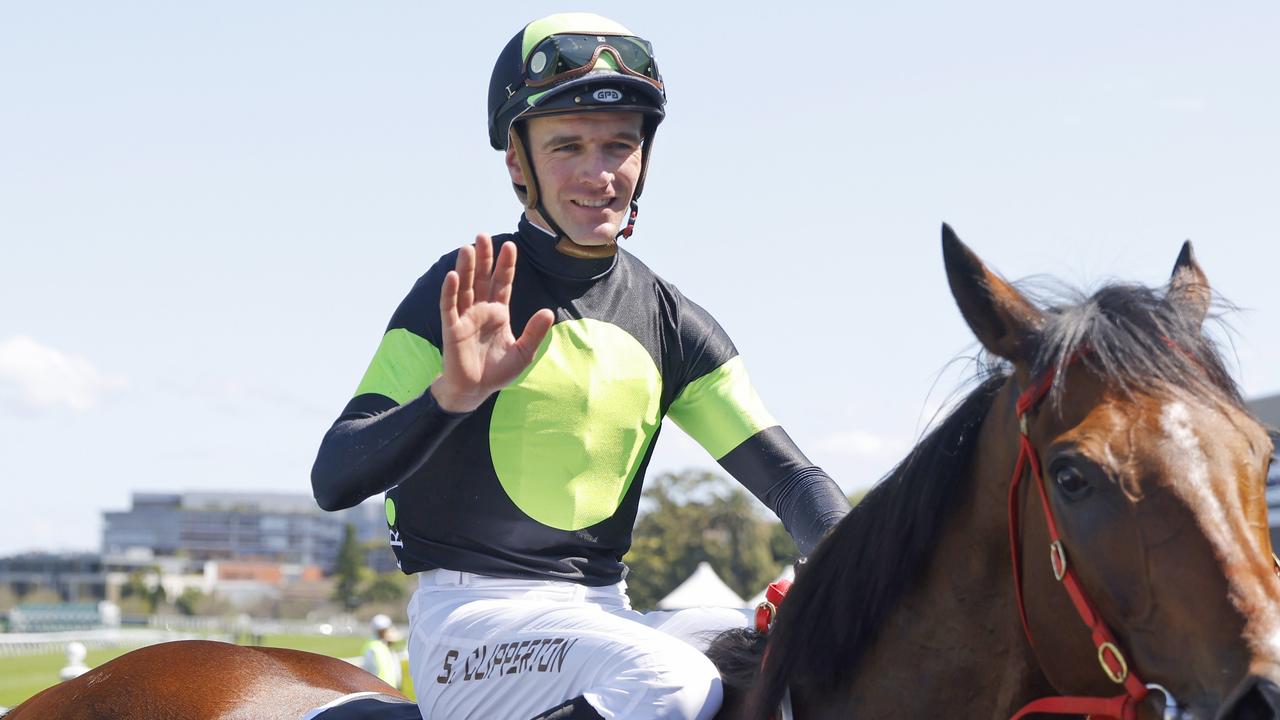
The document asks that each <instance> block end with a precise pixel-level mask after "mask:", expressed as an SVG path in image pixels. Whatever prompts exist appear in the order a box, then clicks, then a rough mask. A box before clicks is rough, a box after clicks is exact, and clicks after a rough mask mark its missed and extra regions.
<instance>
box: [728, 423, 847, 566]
mask: <svg viewBox="0 0 1280 720" xmlns="http://www.w3.org/2000/svg"><path fill="white" fill-rule="evenodd" d="M720 466H721V467H723V468H724V469H725V470H726V471H728V472H729V474H731V475H733V477H734V478H735V479H737V481H738V482H740V483H742V485H743V486H744V487H746V488H747V489H748V490H750V491H751V493H752V494H753V495H755V496H756V497H757V498H759V499H760V502H762V503H764V504H765V505H766V506H768V508H769V509H770V510H772V511H773V512H774V513H775V514H777V516H778V518H779V519H780V520H782V524H783V526H784V527H786V529H787V532H788V533H790V534H791V537H792V539H794V540H795V541H796V546H797V547H798V548H799V549H800V552H801V553H802V554H804V555H808V554H809V553H811V552H813V549H814V548H816V547H817V546H818V543H819V542H820V541H821V540H822V538H823V537H824V536H825V535H826V534H827V532H828V531H829V530H830V529H831V528H833V527H835V526H836V524H837V523H839V522H840V520H841V518H843V517H844V516H845V515H846V514H847V513H848V512H849V507H850V506H849V499H848V498H846V497H845V495H844V493H843V492H841V491H840V487H839V486H838V485H836V483H835V481H834V480H832V479H831V478H830V477H829V476H828V475H827V473H826V472H824V471H823V470H822V468H820V467H817V466H816V465H814V464H813V463H811V462H809V459H808V458H807V457H805V456H804V453H802V452H800V448H798V447H796V444H795V443H794V442H792V440H791V438H790V437H789V436H788V435H787V433H786V431H785V430H783V429H782V428H781V427H780V426H777V425H774V426H773V427H769V428H765V429H764V430H761V431H760V432H758V433H756V434H755V435H753V436H751V437H750V438H748V439H747V440H745V441H743V443H742V444H741V445H739V446H737V447H736V448H734V449H733V450H731V451H729V452H728V454H726V455H725V456H724V457H721V458H720Z"/></svg>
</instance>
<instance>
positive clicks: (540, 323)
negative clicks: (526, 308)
mask: <svg viewBox="0 0 1280 720" xmlns="http://www.w3.org/2000/svg"><path fill="white" fill-rule="evenodd" d="M555 320H556V316H555V314H554V313H552V312H551V311H550V310H548V309H546V308H543V309H541V310H539V311H538V312H536V313H534V314H533V317H531V318H529V322H527V323H525V326H524V332H523V333H520V339H519V340H516V349H517V350H519V352H520V356H521V357H523V358H524V361H525V362H526V363H530V362H533V356H534V354H535V353H537V352H538V346H539V345H541V344H542V340H543V338H545V337H546V336H547V331H548V330H550V329H551V325H552V323H554V322H555Z"/></svg>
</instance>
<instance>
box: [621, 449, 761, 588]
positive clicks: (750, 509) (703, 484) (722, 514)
mask: <svg viewBox="0 0 1280 720" xmlns="http://www.w3.org/2000/svg"><path fill="white" fill-rule="evenodd" d="M644 500H645V504H646V509H645V511H644V512H643V514H642V515H641V516H640V518H639V520H638V521H637V523H636V529H635V532H634V534H633V537H632V545H631V552H630V553H628V554H627V556H626V558H625V560H626V562H627V564H628V566H629V567H630V568H631V574H630V575H628V576H627V589H628V594H629V595H630V596H631V601H632V603H633V604H634V605H635V606H636V607H637V608H641V609H647V608H652V607H653V606H654V605H655V604H656V603H657V602H658V601H659V600H661V599H662V598H663V597H664V596H666V594H667V593H669V592H671V590H672V589H674V588H675V586H676V585H679V584H680V583H681V582H683V581H684V580H685V578H687V577H689V575H690V574H691V573H693V571H694V569H695V568H697V566H698V563H700V562H702V561H704V560H705V561H707V562H709V563H711V567H712V568H713V569H714V570H715V571H716V574H718V575H719V576H720V577H721V579H723V580H724V581H725V583H726V584H728V585H729V587H730V588H732V589H733V591H734V592H736V593H738V594H739V595H740V596H742V597H750V596H752V595H755V594H756V593H758V592H759V591H760V590H761V589H763V588H764V586H765V585H766V584H767V583H768V582H769V581H770V580H772V579H773V578H774V577H775V576H776V575H777V573H778V570H779V568H780V567H781V565H780V564H778V563H776V562H775V561H774V558H773V554H772V552H771V550H770V547H771V546H770V528H769V522H768V521H767V520H765V519H764V517H763V516H762V514H761V513H760V511H759V510H758V509H757V506H756V504H755V501H754V500H753V499H752V498H751V496H750V495H748V494H747V493H746V492H745V491H744V490H742V489H741V488H740V487H738V486H736V485H730V484H729V483H728V482H727V481H726V480H725V479H724V478H722V477H719V476H717V475H713V474H711V473H705V472H685V473H680V474H663V475H660V476H658V477H656V478H654V479H653V480H652V481H651V482H650V484H649V486H648V487H647V488H646V489H645V492H644Z"/></svg>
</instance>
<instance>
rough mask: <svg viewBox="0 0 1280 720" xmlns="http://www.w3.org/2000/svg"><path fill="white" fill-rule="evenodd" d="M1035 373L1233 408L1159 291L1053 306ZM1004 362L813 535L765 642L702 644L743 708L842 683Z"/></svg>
mask: <svg viewBox="0 0 1280 720" xmlns="http://www.w3.org/2000/svg"><path fill="white" fill-rule="evenodd" d="M1038 347H1039V352H1038V354H1037V356H1036V360H1035V363H1034V365H1035V371H1036V372H1037V373H1040V372H1043V371H1044V370H1045V369H1046V368H1050V367H1054V368H1057V369H1058V370H1059V372H1058V375H1057V380H1056V382H1055V384H1054V387H1053V393H1052V395H1051V398H1055V399H1056V398H1060V397H1061V393H1062V378H1063V377H1064V376H1065V373H1064V372H1062V369H1063V368H1065V367H1066V366H1067V365H1069V364H1070V363H1071V362H1073V361H1076V362H1081V363H1083V364H1085V365H1086V366H1088V367H1089V368H1091V369H1092V370H1093V371H1094V372H1096V373H1097V374H1099V375H1101V376H1103V377H1105V378H1107V379H1108V381H1109V382H1110V384H1111V386H1112V387H1115V388H1117V389H1118V390H1119V391H1121V392H1124V393H1127V394H1137V393H1152V392H1166V391H1168V392H1190V393H1193V394H1195V395H1197V396H1200V397H1205V398H1212V399H1215V400H1218V401H1222V400H1225V401H1227V402H1229V403H1232V404H1234V405H1235V406H1237V407H1243V401H1242V400H1241V397H1240V392H1239V389H1238V388H1237V386H1236V384H1235V382H1234V381H1233V380H1232V379H1231V377H1230V375H1229V373H1228V372H1227V371H1226V370H1225V368H1224V366H1223V363H1222V360H1221V357H1220V355H1219V353H1218V350H1217V348H1216V346H1215V345H1214V343H1213V342H1212V341H1211V340H1209V339H1208V338H1206V337H1205V336H1204V335H1203V333H1202V331H1201V327H1200V318H1199V317H1196V318H1194V319H1190V318H1188V317H1187V316H1185V315H1184V314H1183V311H1182V310H1181V309H1180V308H1178V307H1176V306H1175V304H1172V303H1169V302H1166V300H1165V293H1164V292H1161V291H1156V290H1152V289H1150V288H1146V287H1142V286H1135V285H1122V284H1113V285H1108V286H1105V287H1103V288H1102V289H1100V290H1098V291H1097V292H1095V293H1094V294H1093V295H1092V296H1090V297H1087V298H1082V299H1080V298H1078V299H1077V302H1075V303H1073V304H1063V305H1060V306H1058V307H1051V308H1049V309H1048V310H1047V311H1046V322H1045V325H1044V327H1043V328H1042V330H1041V332H1040V337H1039V338H1038ZM1009 374H1010V369H1009V368H1008V366H1007V365H1003V364H991V363H982V364H980V367H979V371H978V377H977V378H976V380H977V381H978V385H977V387H976V388H975V389H974V390H973V391H972V392H970V393H969V395H968V396H967V397H966V398H965V399H964V400H963V401H962V402H961V403H960V405H959V406H958V407H957V408H956V409H955V410H954V411H952V412H951V414H950V415H949V416H948V417H947V418H946V419H945V420H944V421H943V422H942V423H941V424H940V425H938V426H937V427H936V428H935V429H934V430H932V431H931V432H930V433H929V434H928V435H927V436H926V437H925V438H924V439H923V440H922V441H920V443H919V444H917V445H916V447H915V448H914V449H912V450H911V452H910V453H909V454H908V455H907V457H906V458H905V459H903V460H902V461H901V462H900V463H899V464H898V465H897V466H896V467H895V468H894V469H893V470H892V471H891V472H890V473H889V474H888V475H887V476H886V477H885V478H884V479H883V480H881V481H880V482H879V483H878V484H877V485H876V486H875V487H874V488H873V489H872V490H871V492H870V493H868V494H867V496H866V497H865V498H864V499H863V500H862V502H860V503H859V504H858V505H857V506H856V507H854V509H853V510H852V511H851V512H850V513H849V515H848V516H847V517H846V518H845V519H844V520H843V521H842V522H841V523H840V525H839V526H838V527H837V528H836V529H835V530H834V531H833V532H832V534H831V536H830V537H828V538H827V539H826V540H824V541H823V543H822V545H821V546H820V547H819V548H818V550H817V551H816V552H815V553H814V555H813V556H812V557H811V558H810V559H809V562H808V563H807V564H806V565H805V566H803V568H802V569H801V571H800V579H799V581H798V582H797V583H796V584H795V586H794V588H793V589H792V590H791V592H790V593H789V594H788V596H787V600H786V602H785V603H784V604H783V606H782V608H781V612H780V618H779V621H778V624H777V626H776V628H775V630H774V632H773V634H772V636H771V637H770V638H769V641H768V648H769V650H768V652H769V655H768V662H767V666H766V667H765V669H764V672H763V673H762V674H761V675H760V676H759V677H758V678H755V681H754V682H752V681H751V679H750V675H752V674H754V670H755V668H757V667H759V664H760V663H759V654H760V652H762V650H763V646H764V642H763V639H762V638H760V637H759V636H757V635H755V633H754V631H745V632H739V633H737V635H735V636H732V637H730V636H725V637H724V638H722V640H721V641H717V643H716V646H715V647H713V648H712V650H710V651H709V652H708V654H709V655H711V656H712V659H713V660H714V661H715V662H716V664H717V665H718V666H719V667H720V668H721V670H722V674H724V676H725V678H726V681H727V683H728V684H729V685H730V686H737V685H744V684H745V685H747V686H750V685H752V684H754V685H756V687H755V688H754V691H753V697H755V698H758V699H760V700H761V701H762V702H761V703H760V704H759V706H758V707H756V708H754V709H753V712H756V713H757V714H759V715H760V717H764V715H765V713H767V712H768V710H767V709H768V708H770V707H776V706H777V702H778V700H779V699H780V698H781V696H782V693H783V690H784V687H785V685H786V683H787V679H788V678H790V682H791V683H792V686H793V687H805V688H809V689H812V690H815V691H823V690H826V691H830V690H834V689H836V688H838V687H842V686H846V685H847V684H848V683H850V682H851V680H852V678H851V674H852V673H853V671H854V670H855V669H856V667H857V665H858V660H859V659H860V658H861V656H862V655H863V653H864V652H866V650H867V649H868V648H869V647H870V646H871V644H872V643H873V642H874V641H875V639H876V635H877V632H878V630H879V628H880V627H882V626H883V625H884V623H885V621H886V619H887V618H888V616H889V614H890V613H891V612H892V611H893V609H894V608H895V607H896V606H897V604H898V603H899V601H900V600H901V598H902V596H903V594H904V593H906V592H907V591H908V590H909V589H910V587H911V586H912V584H913V583H914V581H915V580H916V578H917V576H918V575H919V573H920V572H921V570H922V569H923V568H924V567H925V566H926V565H927V564H928V562H929V560H930V557H931V555H932V553H933V549H934V547H935V542H934V541H935V534H936V532H937V529H938V528H939V527H940V526H941V525H942V524H943V520H944V519H945V516H946V515H947V513H948V512H950V510H951V508H952V507H953V506H954V505H956V503H957V498H958V497H960V494H961V493H965V492H968V491H969V487H968V486H969V485H971V484H972V483H971V481H970V480H971V479H970V478H969V477H968V473H967V470H968V468H969V466H970V464H971V460H972V457H973V454H974V451H975V449H976V446H977V437H978V431H979V429H980V428H981V426H982V423H983V421H984V420H985V419H986V417H987V413H988V410H989V409H990V408H991V404H992V401H993V398H994V397H995V395H996V393H997V392H998V391H999V390H1000V388H1001V387H1002V386H1003V385H1004V383H1005V382H1006V380H1007V379H1008V377H1009Z"/></svg>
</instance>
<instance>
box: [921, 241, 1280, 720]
mask: <svg viewBox="0 0 1280 720" xmlns="http://www.w3.org/2000/svg"><path fill="white" fill-rule="evenodd" d="M943 248H944V255H945V257H946V267H947V276H948V279H949V281H950V284H951V290H952V293H953V295H954V296H955V299H956V301H957V303H958V304H959V306H960V310H961V313H962V314H963V315H964V318H965V320H966V321H967V322H968V324H969V326H970V327H971V328H972V330H973V332H974V334H975V335H976V336H977V338H978V340H979V341H980V342H981V343H982V345H983V346H984V347H985V348H986V349H987V350H988V351H989V352H991V353H993V354H995V355H997V356H999V357H1001V358H1004V359H1005V360H1007V361H1008V362H1009V363H1011V364H1012V366H1013V374H1012V380H1011V382H1012V383H1013V384H1014V385H1016V388H1011V389H1010V392H1009V393H1008V394H1007V396H1006V398H1007V400H1008V401H1009V402H1013V398H1015V397H1018V396H1022V397H1023V409H1025V414H1023V416H1022V417H1023V418H1025V435H1026V438H1027V440H1029V442H1028V443H1027V444H1026V448H1027V449H1026V452H1027V454H1028V455H1027V457H1028V459H1029V460H1030V459H1031V456H1034V459H1035V460H1036V461H1038V462H1037V463H1035V464H1036V465H1038V467H1039V469H1040V470H1041V477H1042V479H1041V478H1037V477H1034V476H1033V475H1034V473H1033V471H1032V470H1030V469H1028V470H1026V471H1025V474H1024V477H1025V480H1024V481H1023V482H1022V487H1021V490H1020V491H1019V492H1017V493H1016V494H1015V496H1014V500H1013V502H1011V505H1012V506H1013V507H1014V508H1016V509H1017V510H1018V513H1017V514H1018V515H1020V517H1021V520H1020V521H1019V522H1016V523H1015V533H1014V534H1015V536H1016V537H1017V538H1018V539H1019V540H1018V541H1019V543H1020V548H1021V552H1020V553H1019V555H1020V564H1021V572H1022V593H1023V598H1024V605H1025V614H1026V617H1025V620H1026V623H1027V627H1028V629H1029V631H1030V634H1031V637H1032V638H1033V639H1034V647H1035V651H1036V655H1037V658H1038V660H1039V662H1040V665H1041V668H1042V669H1043V671H1044V674H1045V676H1046V678H1047V679H1048V680H1049V682H1050V683H1051V684H1052V685H1053V686H1054V687H1055V688H1057V689H1058V691H1059V692H1062V693H1064V694H1072V695H1106V696H1112V695H1116V694H1117V693H1120V694H1123V693H1124V692H1125V690H1124V688H1122V687H1120V686H1122V685H1124V684H1125V683H1126V682H1129V683H1133V682H1134V679H1136V678H1140V683H1141V684H1148V683H1151V684H1158V685H1160V686H1163V687H1164V688H1167V690H1168V692H1169V693H1171V694H1172V695H1173V696H1174V697H1176V698H1177V700H1178V704H1179V706H1180V708H1181V710H1180V713H1181V716H1182V717H1194V718H1214V717H1221V718H1253V717H1259V718H1278V717H1280V713H1278V712H1277V711H1278V710H1280V700H1278V698H1280V579H1277V577H1276V571H1277V565H1276V561H1275V560H1274V558H1273V556H1272V552H1271V544H1270V540H1269V536H1268V531H1267V507H1266V501H1265V496H1264V486H1265V483H1266V475H1267V467H1268V463H1269V462H1270V458H1271V456H1272V452H1273V447H1272V442H1271V439H1270V438H1269V436H1268V434H1267V432H1266V431H1265V430H1264V428H1263V427H1262V426H1261V425H1260V424H1259V423H1258V422H1257V421H1256V420H1255V419H1254V418H1253V417H1252V416H1251V415H1250V414H1249V412H1248V411H1246V410H1245V409H1244V407H1243V404H1242V402H1241V399H1240V396H1239V393H1238V391H1237V389H1236V387H1235V385H1234V383H1233V381H1232V380H1231V379H1230V377H1229V375H1228V373H1227V372H1226V371H1225V370H1224V368H1223V365H1222V362H1221V361H1220V358H1219V355H1218V353H1217V351H1216V349H1215V347H1214V345H1213V343H1212V342H1210V341H1209V340H1207V339H1206V337H1205V335H1204V333H1203V332H1202V329H1201V325H1202V323H1203V321H1204V319H1205V316H1206V313H1207V311H1208V309H1209V306H1210V292H1209V286H1208V282H1207V281H1206V279H1205V275H1204V273H1203V272H1202V271H1201V269H1200V267H1199V266H1198V265H1197V263H1196V262H1195V259H1194V258H1193V257H1192V253H1191V248H1190V245H1189V244H1187V245H1185V246H1184V247H1183V250H1182V253H1181V255H1180V256H1179V257H1178V260H1177V263H1176V265H1175V267H1174V272H1173V277H1172V279H1171V280H1170V283H1169V285H1168V287H1167V288H1165V289H1164V290H1163V291H1162V292H1157V291H1152V290H1149V289H1147V288H1141V287H1135V286H1121V285H1112V286H1108V287H1106V288H1104V289H1102V290H1101V291H1099V292H1097V293H1096V294H1094V295H1093V296H1092V297H1089V298H1087V299H1084V300H1082V301H1081V302H1080V303H1078V304H1075V305H1071V306H1064V307H1059V308H1051V309H1047V310H1042V309H1041V308H1039V307H1037V305H1036V304H1035V303H1033V302H1031V301H1030V300H1029V299H1028V298H1027V297H1026V296H1025V295H1024V294H1023V293H1021V292H1019V291H1018V290H1017V289H1015V288H1014V287H1013V286H1012V285H1010V284H1009V283H1007V282H1005V281H1004V280H1002V279H1001V278H1000V277H999V276H997V275H996V274H995V273H993V272H991V271H990V270H988V269H987V268H986V267H985V266H984V264H983V263H982V261H981V260H980V259H979V258H978V257H977V256H976V255H975V254H974V253H973V252H972V251H971V250H969V249H968V248H967V247H965V246H964V244H963V243H961V242H960V240H959V239H958V238H957V237H956V236H955V235H954V233H952V232H951V230H950V228H944V232H943ZM1038 385H1039V386H1040V388H1041V390H1043V394H1042V395H1041V394H1040V393H1037V392H1036V390H1035V389H1034V388H1036V387H1037V386H1038ZM997 402H1000V401H999V400H997ZM1005 417H1007V418H1009V422H1007V423H1006V427H1005V429H1004V431H1003V432H1004V433H1005V434H1006V436H1007V437H1008V441H1007V442H1008V443H1010V447H1012V448H1014V450H1011V451H1010V452H1011V453H1013V452H1017V450H1016V449H1017V448H1018V447H1019V443H1021V442H1023V441H1022V440H1020V439H1019V434H1020V430H1019V428H1018V427H1017V418H1018V412H1016V411H1013V412H1009V413H1007V414H1006V415H1005ZM1028 464H1029V465H1030V464H1031V463H1030V462H1029V463H1028ZM1012 470H1013V468H1009V470H1008V472H1009V473H1010V474H1012ZM1005 482H1010V480H1009V479H1007V478H1006V480H1005ZM1037 482H1042V487H1043V492H1044V495H1043V500H1042V498H1041V491H1040V490H1039V489H1037V488H1036V487H1035V484H1036V483H1037ZM1042 504H1043V507H1042ZM1046 510H1047V515H1046ZM1055 525H1056V529H1057V532H1058V535H1059V536H1060V538H1061V545H1060V548H1061V551H1059V550H1056V549H1054V550H1051V542H1052V539H1051V538H1052V532H1053V530H1052V528H1053V526H1055ZM1051 554H1053V555H1054V556H1055V557H1054V558H1053V560H1052V562H1051V561H1050V559H1051ZM1064 571H1066V572H1065V573H1064ZM1063 574H1068V575H1070V576H1072V579H1071V580H1063V579H1059V578H1058V577H1057V576H1059V575H1063ZM1071 582H1075V583H1078V587H1079V589H1080V594H1081V595H1083V596H1084V598H1085V599H1086V601H1085V605H1084V607H1083V609H1082V610H1077V606H1079V605H1080V603H1079V602H1078V601H1077V602H1073V601H1072V599H1071V598H1070V597H1069V594H1070V593H1069V592H1068V588H1067V587H1065V585H1069V584H1071ZM1091 610H1096V613H1097V615H1098V616H1099V619H1101V620H1102V621H1104V624H1105V626H1108V627H1109V628H1110V631H1111V633H1112V637H1111V638H1110V639H1109V638H1108V637H1107V636H1103V635H1098V634H1097V633H1096V632H1092V633H1091V631H1090V630H1089V629H1088V628H1086V626H1085V624H1084V623H1082V622H1081V620H1080V619H1078V618H1080V617H1081V614H1084V615H1086V616H1087V615H1088V614H1089V612H1090V611H1091ZM1091 635H1092V636H1093V637H1091ZM1111 639H1114V642H1113V643H1111V647H1109V648H1104V649H1102V650H1101V651H1100V650H1099V647H1100V646H1102V645H1103V644H1104V643H1109V642H1111ZM1100 654H1101V656H1102V657H1101V658H1100V657H1099V656H1100ZM1108 675H1110V676H1113V677H1112V678H1111V679H1108ZM1113 682H1114V683H1116V684H1113ZM1141 684H1139V685H1138V686H1137V687H1138V688H1139V692H1138V694H1141ZM1130 690H1131V692H1132V691H1133V688H1132V687H1131V688H1130ZM1159 700H1160V701H1161V702H1162V701H1163V698H1159ZM1141 705H1142V707H1143V708H1144V709H1143V712H1145V713H1147V714H1148V716H1150V717H1159V715H1157V714H1155V713H1156V710H1155V708H1157V706H1158V703H1157V702H1154V701H1152V700H1146V701H1143V702H1142V703H1141Z"/></svg>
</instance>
